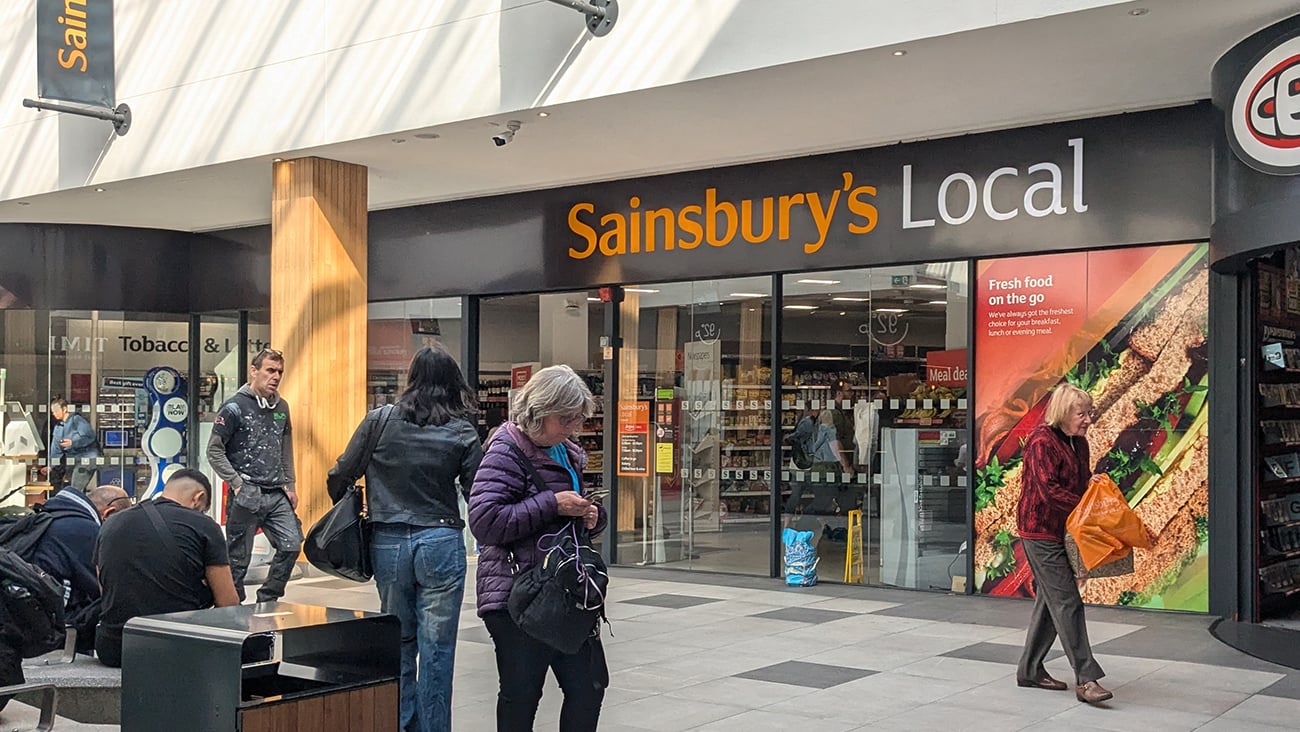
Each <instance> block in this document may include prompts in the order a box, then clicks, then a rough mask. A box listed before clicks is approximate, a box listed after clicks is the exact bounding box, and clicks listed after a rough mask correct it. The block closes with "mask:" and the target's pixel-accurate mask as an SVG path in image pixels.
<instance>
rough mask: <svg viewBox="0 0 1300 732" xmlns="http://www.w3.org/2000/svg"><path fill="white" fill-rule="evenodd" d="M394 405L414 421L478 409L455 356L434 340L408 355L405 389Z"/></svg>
mask: <svg viewBox="0 0 1300 732" xmlns="http://www.w3.org/2000/svg"><path fill="white" fill-rule="evenodd" d="M397 409H398V410H399V414H400V415H401V417H402V418H403V419H405V420H406V421H408V422H414V423H415V424H418V425H427V424H437V425H442V424H447V422H449V421H451V420H453V419H456V418H457V417H460V418H468V417H469V416H471V415H473V414H474V413H475V412H477V411H478V410H477V408H476V407H475V404H474V394H473V392H471V391H470V390H469V385H468V384H466V383H465V375H464V374H463V373H461V370H460V366H458V365H457V364H456V359H454V358H452V357H451V354H450V353H447V349H445V348H443V347H442V346H440V345H437V344H434V345H433V346H425V347H424V348H421V349H420V350H419V351H417V352H416V354H415V356H414V357H413V358H411V367H410V369H409V370H408V371H407V376H406V391H404V392H402V396H401V397H399V398H398V399H397Z"/></svg>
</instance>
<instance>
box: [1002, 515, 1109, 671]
mask: <svg viewBox="0 0 1300 732" xmlns="http://www.w3.org/2000/svg"><path fill="white" fill-rule="evenodd" d="M1020 545H1021V546H1022V547H1024V550H1025V556H1026V557H1028V558H1029V568H1030V569H1032V570H1033V571H1034V582H1035V585H1036V587H1037V591H1036V595H1037V599H1035V600H1034V613H1033V615H1032V616H1031V617H1030V619H1029V633H1028V634H1027V635H1026V637H1025V652H1024V653H1023V654H1022V655H1021V656H1020V667H1019V668H1018V669H1017V670H1016V674H1017V676H1019V677H1020V678H1022V679H1033V680H1037V679H1041V678H1043V677H1044V676H1046V675H1047V669H1046V668H1045V667H1044V666H1043V660H1044V659H1045V658H1047V652H1048V651H1050V650H1051V649H1052V643H1054V642H1055V641H1056V636H1057V635H1060V636H1061V646H1062V648H1064V649H1065V656H1066V658H1068V659H1070V665H1071V666H1073V667H1074V675H1075V679H1076V681H1075V683H1077V684H1086V683H1088V682H1089V681H1096V680H1097V679H1100V678H1101V677H1103V676H1105V675H1106V672H1105V671H1102V670H1101V666H1100V665H1098V664H1097V659H1095V658H1093V657H1092V646H1090V645H1088V626H1087V625H1086V624H1085V623H1084V620H1083V600H1082V599H1081V598H1080V597H1079V586H1078V585H1077V584H1075V581H1074V570H1073V569H1072V568H1071V567H1070V560H1069V558H1068V557H1067V556H1066V555H1065V544H1063V543H1061V542H1059V541H1036V540H1033V539H1021V540H1020Z"/></svg>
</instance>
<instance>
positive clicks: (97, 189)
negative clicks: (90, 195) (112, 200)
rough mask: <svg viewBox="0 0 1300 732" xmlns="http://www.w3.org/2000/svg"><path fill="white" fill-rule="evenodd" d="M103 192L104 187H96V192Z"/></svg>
mask: <svg viewBox="0 0 1300 732" xmlns="http://www.w3.org/2000/svg"><path fill="white" fill-rule="evenodd" d="M103 192H104V189H103V188H96V189H95V193H103Z"/></svg>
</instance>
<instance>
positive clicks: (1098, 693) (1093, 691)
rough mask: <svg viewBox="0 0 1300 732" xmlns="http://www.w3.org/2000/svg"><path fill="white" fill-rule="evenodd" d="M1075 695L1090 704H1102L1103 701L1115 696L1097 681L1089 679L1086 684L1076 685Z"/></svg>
mask: <svg viewBox="0 0 1300 732" xmlns="http://www.w3.org/2000/svg"><path fill="white" fill-rule="evenodd" d="M1074 695H1075V697H1077V698H1078V699H1079V701H1081V702H1086V703H1088V704H1100V703H1101V702H1104V701H1106V700H1107V699H1110V698H1111V697H1113V696H1115V695H1114V694H1112V693H1110V692H1109V691H1106V689H1105V688H1104V687H1103V686H1102V685H1101V684H1099V683H1097V682H1096V681H1089V682H1088V683H1086V684H1079V685H1078V686H1076V687H1074Z"/></svg>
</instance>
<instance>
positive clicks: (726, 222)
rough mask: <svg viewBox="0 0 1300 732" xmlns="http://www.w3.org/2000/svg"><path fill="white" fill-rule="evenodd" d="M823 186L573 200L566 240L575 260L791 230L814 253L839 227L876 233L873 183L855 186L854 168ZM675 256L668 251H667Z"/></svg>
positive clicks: (771, 238) (760, 239) (773, 238)
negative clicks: (665, 201) (661, 203)
mask: <svg viewBox="0 0 1300 732" xmlns="http://www.w3.org/2000/svg"><path fill="white" fill-rule="evenodd" d="M842 176H843V181H836V184H835V185H834V186H833V187H832V186H828V187H827V189H823V190H821V191H817V190H811V191H801V192H795V193H787V194H783V195H778V194H773V195H769V196H763V197H759V198H733V197H729V196H727V195H726V194H725V193H724V192H722V191H720V190H718V189H717V188H716V187H708V188H705V189H704V190H703V191H701V194H702V195H700V197H699V198H697V199H696V201H698V203H690V204H686V205H678V206H672V207H658V208H655V207H653V203H650V204H649V205H647V206H646V207H644V208H643V207H642V200H643V199H642V197H641V196H635V195H634V196H629V197H628V199H627V204H626V206H618V207H616V208H612V209H606V210H601V209H600V208H598V207H597V205H596V204H595V203H593V202H591V201H580V202H577V203H574V204H571V205H570V206H569V210H568V214H567V222H568V229H569V231H570V232H571V233H572V234H573V235H574V236H576V237H577V238H578V243H575V244H574V245H572V246H570V247H568V249H567V253H568V255H569V258H571V259H587V258H588V257H590V256H592V255H593V254H596V253H597V252H599V253H600V254H601V255H603V256H605V257H620V256H629V255H640V254H651V255H659V256H662V255H664V254H667V253H669V252H676V251H679V250H680V251H692V250H694V249H697V248H698V247H699V246H700V245H701V244H704V243H706V242H707V243H708V245H709V246H710V247H716V248H719V249H721V248H725V247H727V246H730V245H731V244H732V243H735V242H741V241H743V242H748V243H750V244H756V245H762V244H767V243H778V242H785V241H788V240H789V239H790V238H791V236H792V229H793V231H797V232H798V233H799V235H800V238H801V239H803V238H804V237H811V238H809V239H808V240H807V241H801V243H800V244H799V246H800V248H801V249H802V250H803V251H804V253H805V254H810V255H811V254H816V253H817V252H819V251H821V250H822V248H823V247H824V246H825V245H826V243H827V242H828V241H830V240H831V236H830V234H831V232H832V231H834V230H837V229H838V230H840V231H847V233H848V234H851V235H863V234H868V233H870V232H872V231H873V230H874V229H875V228H876V224H877V223H878V222H879V219H880V216H879V212H878V211H877V209H876V206H875V204H874V203H873V199H874V198H875V197H876V191H877V189H876V187H875V186H870V185H860V186H856V187H855V186H854V185H853V174H852V173H849V172H847V171H846V172H844V173H843V174H842ZM670 256H671V255H670Z"/></svg>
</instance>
